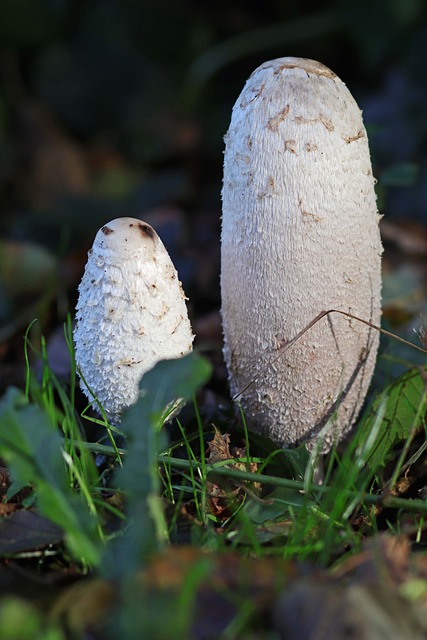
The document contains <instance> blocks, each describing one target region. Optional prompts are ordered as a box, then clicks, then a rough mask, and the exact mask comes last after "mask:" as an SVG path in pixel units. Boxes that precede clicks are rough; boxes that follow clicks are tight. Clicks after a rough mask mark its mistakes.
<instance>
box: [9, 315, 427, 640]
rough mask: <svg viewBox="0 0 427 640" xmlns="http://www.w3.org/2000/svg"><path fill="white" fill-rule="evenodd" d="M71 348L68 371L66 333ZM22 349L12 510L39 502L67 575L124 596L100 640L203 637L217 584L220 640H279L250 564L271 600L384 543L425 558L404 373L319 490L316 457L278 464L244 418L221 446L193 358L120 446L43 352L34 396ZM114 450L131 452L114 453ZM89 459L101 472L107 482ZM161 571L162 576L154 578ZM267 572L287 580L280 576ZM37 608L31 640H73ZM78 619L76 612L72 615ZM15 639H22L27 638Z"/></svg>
mask: <svg viewBox="0 0 427 640" xmlns="http://www.w3.org/2000/svg"><path fill="white" fill-rule="evenodd" d="M65 332H66V338H67V343H68V345H69V349H70V352H71V356H73V352H72V339H71V325H70V323H68V324H67V325H66V327H65ZM25 345H26V346H25V357H26V362H27V381H26V386H25V391H24V392H19V391H18V390H13V389H11V390H9V393H8V394H6V396H5V397H4V398H3V399H2V400H1V401H0V456H1V457H2V459H4V460H5V462H6V463H7V465H8V467H9V469H10V471H11V474H12V477H13V480H14V482H13V483H12V485H11V487H10V488H9V490H8V494H7V499H8V500H10V499H12V498H13V496H14V495H15V496H16V495H17V494H19V491H22V489H23V487H28V486H29V487H31V489H32V491H31V493H30V496H29V497H28V495H27V497H26V501H27V503H29V504H33V505H35V507H36V509H37V510H38V511H39V512H40V513H41V514H42V515H43V516H45V517H46V518H47V519H48V520H49V521H52V522H54V523H56V524H58V525H60V526H61V527H62V529H63V531H64V540H63V543H62V545H60V546H59V547H58V554H59V556H62V560H61V563H60V565H61V568H62V570H64V567H67V566H68V567H70V566H73V567H75V569H74V570H77V572H78V574H81V575H85V574H90V575H92V576H98V578H97V579H101V580H103V581H104V583H103V584H104V587H105V589H112V587H111V585H112V584H114V585H115V586H114V589H113V591H114V594H115V595H114V597H113V602H114V603H115V604H114V606H112V607H104V608H102V606H101V609H102V611H103V616H101V618H102V619H101V621H98V622H97V624H98V629H102V633H105V635H102V634H101V635H100V637H110V636H111V637H112V636H116V635H117V634H119V635H120V636H121V637H123V638H125V640H128V639H131V638H137V637H147V638H159V639H160V638H169V637H183V638H186V637H190V635H188V634H190V633H194V625H195V624H196V623H195V620H196V621H198V623H200V614H198V613H197V612H198V609H197V606H196V603H197V602H198V598H199V597H200V592H203V590H206V584H207V582H208V583H209V581H210V580H212V575H214V576H216V578H214V579H213V585H214V586H212V585H211V588H212V589H213V590H214V593H215V598H216V600H215V606H216V607H218V606H219V605H218V601H219V602H220V603H222V605H221V607H222V608H224V607H225V611H227V610H229V608H230V607H231V608H232V610H233V611H234V614H233V615H232V616H231V619H230V620H229V621H227V620H224V621H223V624H222V627H221V634H220V635H218V636H215V637H221V638H238V637H250V633H256V630H257V629H258V631H260V630H262V631H263V633H264V634H267V635H265V636H263V637H271V638H273V637H275V636H274V632H273V631H272V630H271V629H270V628H269V627H268V623H267V622H266V621H265V620H264V622H262V621H261V622H260V620H257V619H256V615H257V612H258V613H259V606H260V605H259V604H256V605H254V601H255V603H257V602H258V600H257V598H258V597H259V596H258V595H254V592H256V593H257V582H256V580H257V579H256V578H254V577H253V572H252V570H251V571H250V573H249V574H248V575H247V577H246V579H245V580H241V575H246V574H245V571H247V569H245V565H244V564H243V563H244V562H252V561H257V562H258V563H264V564H258V565H257V566H258V569H257V572H258V570H259V569H260V570H261V574H260V575H263V573H265V572H266V573H267V574H268V575H269V576H270V577H269V579H268V580H267V582H266V584H264V587H263V593H270V592H271V593H272V594H273V595H274V593H276V594H277V588H278V587H277V585H276V582H277V583H278V584H280V585H283V580H284V575H283V571H284V569H283V567H287V566H288V565H286V563H287V562H298V563H302V562H307V563H310V564H311V565H313V566H316V567H317V568H324V569H325V570H326V569H327V568H329V569H332V570H333V569H334V568H335V567H339V566H340V565H341V563H342V562H343V561H344V560H348V558H349V557H356V555H357V554H358V553H360V551H361V549H362V547H363V545H364V544H365V541H366V539H367V538H368V537H370V536H372V537H374V536H376V535H377V534H378V532H379V531H388V532H389V533H390V534H393V535H395V534H397V533H398V534H402V533H406V534H407V535H408V536H411V538H412V539H413V540H414V541H416V542H417V543H418V544H422V542H423V533H424V527H425V524H424V523H425V518H426V516H427V503H426V502H425V501H424V500H423V499H421V498H418V497H416V495H414V492H412V494H411V492H409V494H408V496H410V497H407V496H406V494H405V493H403V494H402V493H401V490H400V489H399V482H400V481H401V480H402V478H403V477H405V474H406V476H408V474H410V471H411V469H412V468H413V467H414V468H416V466H417V464H419V463H420V461H421V460H422V456H423V454H424V453H425V434H424V438H423V437H421V438H420V436H419V434H420V432H423V430H424V426H423V423H424V415H425V413H426V403H427V392H426V386H425V370H424V369H417V368H415V369H413V370H410V371H408V372H407V373H405V374H404V375H403V376H402V377H401V378H400V379H399V380H397V381H394V382H392V383H391V384H390V385H389V386H388V387H387V388H386V389H384V390H383V391H382V392H380V393H378V394H377V396H376V397H375V398H374V400H373V402H372V404H371V406H370V407H369V408H368V409H367V411H366V413H365V415H364V416H363V417H362V418H361V420H360V422H359V426H358V430H357V432H356V433H355V435H354V437H353V438H352V439H351V440H350V442H349V444H348V446H347V447H346V449H345V450H344V452H342V453H341V452H338V451H337V450H335V449H334V450H333V451H332V452H331V453H330V454H329V455H328V456H327V458H326V460H325V467H324V471H323V482H322V484H319V483H318V482H316V481H315V480H314V473H315V470H316V469H317V467H318V465H319V456H318V454H317V453H316V451H314V452H312V453H311V454H309V453H308V452H307V450H306V449H305V448H304V447H300V448H299V449H295V450H289V451H284V450H277V449H275V448H274V447H272V446H271V443H269V442H266V441H263V440H261V439H260V438H257V437H256V436H254V435H253V434H250V433H249V432H248V430H247V428H246V425H245V421H244V416H243V415H242V416H241V417H242V420H241V428H240V431H237V432H235V433H234V434H233V441H234V442H237V443H238V444H239V446H238V447H235V448H234V450H233V443H232V442H231V441H230V440H229V438H228V437H227V436H226V435H225V434H224V433H222V434H221V433H220V432H219V431H218V430H217V429H215V428H213V426H212V425H206V424H205V421H204V419H203V416H202V411H201V408H200V407H199V404H198V402H197V400H196V394H197V391H198V389H200V388H201V387H202V386H203V385H204V384H205V383H206V381H207V380H208V378H209V375H210V365H209V363H208V362H207V361H206V360H205V359H204V358H203V357H202V356H200V355H199V354H198V353H193V354H190V355H189V356H186V357H185V358H182V359H181V360H173V361H164V362H161V363H159V364H158V365H156V367H154V369H153V370H152V371H151V372H149V373H148V374H146V375H145V376H144V378H143V380H142V381H141V389H142V394H141V398H140V399H139V401H138V402H137V403H136V405H134V406H133V407H131V408H130V409H129V410H128V412H127V413H126V414H125V417H124V419H123V422H122V425H121V428H120V430H119V429H117V427H114V426H112V425H109V424H108V421H107V420H106V419H105V414H104V418H103V419H92V423H89V427H88V424H87V415H88V411H87V409H86V410H85V411H84V412H83V418H82V417H81V416H80V415H78V412H77V410H76V384H77V376H76V369H75V366H74V365H73V366H72V369H71V374H70V383H69V386H68V388H67V391H65V389H64V388H63V386H62V385H61V384H60V383H59V381H58V379H57V378H56V376H55V374H54V373H53V372H52V370H51V368H50V366H49V362H48V358H47V353H46V348H45V344H44V342H43V341H42V343H41V351H40V353H37V354H36V355H37V356H38V357H39V359H40V361H41V363H42V372H41V376H40V377H39V379H38V380H37V379H36V378H35V376H34V374H33V372H32V370H31V367H30V360H31V355H30V352H31V351H32V346H31V342H30V339H29V333H27V336H26V342H25ZM72 361H73V357H72ZM176 398H183V399H184V400H185V401H186V402H187V408H186V411H185V412H184V413H183V414H182V416H181V417H180V418H178V419H176V420H175V423H174V424H175V426H174V428H173V429H172V430H171V429H170V427H167V426H165V425H164V408H165V407H166V406H170V405H171V403H173V402H174V401H175V400H176ZM85 416H86V418H85ZM84 419H86V426H85V427H84V426H83V425H84ZM184 420H185V422H184ZM90 424H92V425H93V428H94V429H97V430H98V437H97V438H96V441H89V440H88V438H87V434H88V430H90ZM168 433H169V434H170V433H172V434H173V438H172V439H171V438H170V437H168V436H167V434H168ZM118 434H120V435H121V436H122V438H123V439H124V441H125V442H126V445H125V446H124V447H123V448H119V447H118V446H117V444H116V442H115V436H117V435H118ZM174 434H175V435H174ZM95 456H102V457H103V460H104V463H103V464H102V465H101V466H99V465H98V466H97V465H96V464H95ZM413 486H414V487H416V486H417V481H416V479H415V480H414V481H413ZM184 543H185V544H184ZM188 545H190V546H188ZM188 549H190V550H191V551H188ZM171 550H174V554H175V555H174V556H173V560H172V556H170V555H168V553H169V554H170V552H171ZM185 554H190V555H187V556H186V555H185ZM230 554H231V555H230ZM224 556H226V557H229V558H230V560H229V562H230V563H233V562H236V563H237V567H238V568H237V569H236V576H234V578H233V579H234V580H235V583H236V585H238V586H237V587H235V588H233V587H230V585H229V583H228V582H227V580H228V579H227V580H226V579H225V575H226V574H227V572H229V571H231V569H230V567H229V566H227V568H224V567H222V565H221V564H220V563H221V558H222V557H224ZM159 557H160V558H166V560H164V563H165V564H164V565H160V568H157V570H156V569H153V566H152V565H153V562H155V560H153V558H154V559H155V558H159ZM271 559H274V561H275V562H276V563H277V562H279V563H280V564H277V565H274V568H273V569H271V567H270V564H268V563H269V561H270V560H271ZM181 560H182V565H183V566H181V565H179V562H180V561H181ZM176 562H178V565H176V566H175V564H174V563H176ZM283 563H285V564H283ZM232 566H233V567H234V565H232ZM286 571H288V569H285V576H286V575H287V574H286ZM153 572H154V573H153ZM268 572H270V573H268ZM288 572H289V571H288ZM217 573H219V575H217ZM240 574H241V575H240ZM227 575H228V574H227ZM233 575H234V574H233ZM239 576H240V578H239ZM94 580H95V578H94ZM95 584H97V583H96V582H92V581H89V583H88V591H87V593H86V594H85V599H87V598H89V600H90V599H91V598H93V599H94V601H95V605H96V606H100V605H99V598H98V596H96V595H94V594H95V593H98V592H97V591H96V590H95V586H94V585H95ZM107 585H109V586H107ZM153 585H154V586H153ZM218 585H219V586H218ZM221 585H222V586H221ZM274 585H276V586H274ZM91 589H92V591H91ZM275 589H276V591H274V590H275ZM272 597H273V596H272ZM254 599H255V600H254ZM19 602H20V604H19V603H18V604H17V603H16V602H15V601H7V602H6V603H3V605H1V601H0V605H1V606H3V609H2V608H1V606H0V623H1V621H2V620H3V618H2V615H4V616H6V617H7V616H8V615H11V614H10V611H11V610H13V611H14V610H15V609H14V607H15V608H16V607H18V609H19V606H22V608H23V609H25V608H28V607H29V605H28V603H27V602H21V601H19ZM95 605H94V607H95V609H96V606H95ZM73 606H75V603H74V601H73ZM164 607H167V609H168V611H169V615H168V616H167V617H166V618H165V616H164V615H162V610H163V609H162V608H164ZM221 607H220V609H221ZM29 608H30V611H31V615H30V614H29V615H30V617H31V619H32V620H33V621H34V627H32V629H33V630H32V632H31V633H33V635H32V636H31V637H37V634H42V633H45V634H46V637H52V638H53V639H54V638H58V640H59V639H61V638H64V637H65V632H66V631H65V629H66V627H67V625H65V627H64V625H63V623H62V622H61V623H60V622H59V621H58V620H59V618H58V617H56V618H55V620H54V621H53V622H52V621H50V622H49V620H47V619H46V618H44V617H43V615H41V613H40V612H39V610H38V609H37V608H36V609H34V610H33V608H32V605H31V606H30V607H29ZM70 609H72V607H71V605H70V604H69V603H68V604H67V605H66V607H65V610H66V612H67V613H68V612H69V611H70ZM107 611H108V615H107ZM221 611H222V609H221ZM221 611H219V612H218V615H219V616H221ZM253 611H255V614H254V613H253ZM2 612H3V613H2ZM85 615H87V614H85ZM205 615H207V617H208V618H209V615H208V614H205ZM70 616H71V614H70ZM225 618H226V616H225ZM72 619H73V617H72V616H71V617H70V619H69V620H72ZM84 621H85V617H84V616H83V621H82V622H81V628H80V627H79V625H78V624H77V625H76V623H75V622H74V623H72V622H70V621H69V623H68V627H69V628H70V625H71V630H72V632H73V633H74V636H73V637H77V638H78V637H84V629H85V622H84ZM19 629H20V630H19V633H21V636H19V637H21V638H23V639H25V638H26V637H30V636H29V635H28V633H29V632H27V631H26V630H25V629H21V628H20V627H19ZM260 632H261V631H260ZM245 633H246V634H247V636H242V634H245ZM25 634H27V635H25ZM48 634H51V636H49V635H48ZM177 634H178V635H177ZM268 634H271V635H268ZM0 637H3V636H1V635H0ZM16 637H18V636H16ZM40 637H44V636H42V635H40ZM196 637H197V634H196ZM200 637H204V636H200ZM209 637H210V636H209Z"/></svg>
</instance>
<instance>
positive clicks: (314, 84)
mask: <svg viewBox="0 0 427 640" xmlns="http://www.w3.org/2000/svg"><path fill="white" fill-rule="evenodd" d="M225 142H226V148H225V158H224V181H223V191H222V198H223V216H222V235H221V297H222V321H223V332H224V357H225V361H226V365H227V368H228V372H229V378H230V386H231V393H232V394H233V395H239V400H240V402H241V405H242V408H243V410H244V414H245V417H246V421H247V423H248V426H249V427H251V428H252V429H254V430H256V431H258V432H260V433H261V434H263V435H265V436H267V437H269V438H270V439H272V440H273V441H275V442H276V443H277V444H279V445H280V446H284V447H288V446H295V445H298V444H300V443H306V444H307V445H308V447H309V448H310V447H313V446H314V444H315V443H316V442H317V441H318V440H319V438H321V441H322V445H321V446H322V448H323V450H324V451H327V450H328V449H329V448H330V447H331V445H332V443H333V442H336V441H339V440H340V439H341V438H342V437H343V436H344V435H345V434H346V433H347V432H348V431H349V430H350V428H351V426H352V425H353V424H354V422H355V420H356V418H357V415H358V413H359V410H360V408H361V405H362V403H363V400H364V398H365V395H366V392H367V389H368V385H369V383H370V379H371V376H372V372H373V369H374V365H375V360H376V353H377V348H378V333H377V332H376V331H374V330H373V329H372V328H370V327H369V326H367V325H366V324H362V323H360V322H358V321H357V320H355V319H352V318H349V317H345V316H344V315H340V314H332V313H331V314H328V315H325V316H324V317H322V318H321V319H319V321H318V322H316V323H314V325H313V326H312V327H310V328H308V329H307V331H306V332H305V333H304V332H303V330H304V328H305V327H307V326H309V325H310V323H312V321H313V319H315V318H316V317H317V316H318V315H319V314H320V313H321V312H322V311H324V310H328V309H338V310H341V311H343V312H347V313H350V314H352V315H355V316H358V317H361V318H362V319H365V320H367V321H369V322H371V323H374V324H377V325H378V324H379V322H380V316H381V308H380V304H381V300H380V295H381V253H382V246H381V239H380V234H379V226H378V223H379V218H380V216H379V215H378V212H377V206H376V196H375V191H374V183H375V181H374V178H373V175H372V167H371V161H370V154H369V147H368V139H367V135H366V131H365V127H364V125H363V121H362V114H361V111H360V109H359V108H358V106H357V104H356V102H355V100H354V99H353V97H352V95H351V94H350V92H349V90H348V89H347V87H346V86H345V84H344V83H343V82H342V81H341V80H340V79H339V78H338V77H337V76H336V75H335V74H334V73H333V72H332V71H331V70H330V69H328V68H327V67H325V66H324V65H322V64H320V63H319V62H315V61H314V60H305V59H302V58H292V57H288V58H279V59H277V60H272V61H269V62H266V63H264V64H262V65H261V66H260V67H258V68H257V69H256V70H255V71H254V72H253V73H252V75H251V76H250V78H249V79H248V81H247V83H246V85H245V87H244V89H243V91H242V93H241V94H240V96H239V98H238V99H237V102H236V104H235V105H234V108H233V113H232V118H231V123H230V128H229V130H228V133H227V135H226V137H225ZM300 332H303V334H302V335H301V336H300V337H299V339H298V340H296V341H295V342H294V343H293V344H291V343H290V341H291V340H292V338H294V337H295V336H297V335H298V334H299V333H300ZM286 344H288V346H289V348H283V347H284V346H285V345H286ZM319 446H320V443H319Z"/></svg>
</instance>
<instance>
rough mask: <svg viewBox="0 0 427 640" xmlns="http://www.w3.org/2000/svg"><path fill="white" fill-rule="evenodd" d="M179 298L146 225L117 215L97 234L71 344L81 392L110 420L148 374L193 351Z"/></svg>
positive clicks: (165, 261) (169, 263)
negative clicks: (164, 361) (100, 407)
mask: <svg viewBox="0 0 427 640" xmlns="http://www.w3.org/2000/svg"><path fill="white" fill-rule="evenodd" d="M185 300H186V298H185V296H184V293H183V290H182V287H181V283H180V282H179V280H178V275H177V272H176V269H175V267H174V266H173V264H172V261H171V259H170V257H169V255H168V253H167V251H166V249H165V247H164V245H163V243H162V241H161V240H160V238H159V236H158V235H157V233H156V232H155V231H154V229H153V228H152V227H151V226H150V225H149V224H147V223H145V222H142V221H141V220H137V219H135V218H117V219H116V220H112V221H111V222H109V223H108V224H106V225H104V226H103V227H102V228H101V229H100V230H99V231H98V233H97V234H96V237H95V240H94V243H93V246H92V249H90V251H89V254H88V261H87V264H86V267H85V271H84V274H83V278H82V281H81V283H80V286H79V299H78V302H77V314H76V320H77V322H76V326H75V330H74V343H75V356H76V363H77V365H78V368H79V370H80V372H81V376H82V378H81V388H82V390H83V391H84V393H85V394H86V396H87V397H88V398H89V400H90V401H91V402H92V405H93V406H94V407H95V408H96V407H97V406H98V402H99V403H100V404H101V405H102V407H103V409H104V410H105V412H106V415H107V417H108V419H109V420H110V421H111V422H112V423H115V424H118V423H119V422H120V416H121V414H122V411H123V410H124V409H125V408H126V407H128V406H129V405H131V404H133V403H134V402H135V401H136V400H137V398H138V393H139V380H140V379H141V377H142V376H143V374H144V373H145V372H146V371H148V370H149V369H151V368H152V367H153V366H154V365H155V364H156V362H158V361H159V360H162V359H170V358H178V357H180V356H183V355H184V354H186V353H188V352H189V351H191V349H192V342H193V337H194V336H193V334H192V330H191V326H190V321H189V319H188V314H187V308H186V304H185Z"/></svg>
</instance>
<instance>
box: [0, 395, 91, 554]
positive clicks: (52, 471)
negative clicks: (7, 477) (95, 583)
mask: <svg viewBox="0 0 427 640" xmlns="http://www.w3.org/2000/svg"><path fill="white" fill-rule="evenodd" d="M0 457H1V458H2V459H4V460H5V461H6V463H7V464H8V466H9V468H10V470H11V473H12V475H13V477H14V479H15V481H16V482H17V483H18V485H21V486H23V485H29V484H33V485H34V486H35V489H36V495H37V505H38V508H39V510H40V512H41V513H42V514H43V515H44V516H45V517H46V518H48V519H49V520H50V521H51V522H54V523H55V524H57V525H59V526H60V527H61V528H62V529H63V531H64V535H65V541H66V543H67V546H68V548H69V550H70V552H71V553H72V555H73V556H74V557H75V558H77V559H80V560H84V561H85V562H88V563H90V564H92V565H97V564H98V563H99V561H100V556H101V554H100V548H99V537H98V535H97V533H96V532H97V526H98V522H97V521H96V519H95V518H94V517H93V516H91V515H90V514H89V511H88V508H87V504H86V502H85V501H84V500H83V499H82V498H81V496H78V495H74V494H73V493H72V490H71V488H70V486H69V483H68V476H67V473H66V469H65V464H64V458H63V452H62V440H61V436H60V434H59V432H58V430H57V429H56V428H55V427H53V426H52V425H51V423H50V422H49V420H48V418H47V416H46V414H45V413H44V412H43V411H42V410H41V409H40V408H39V407H37V406H36V405H31V404H28V402H27V399H26V397H25V396H24V394H23V393H21V392H20V391H18V390H17V389H14V388H10V389H9V390H8V392H7V393H6V394H5V396H4V397H3V398H2V400H1V401H0Z"/></svg>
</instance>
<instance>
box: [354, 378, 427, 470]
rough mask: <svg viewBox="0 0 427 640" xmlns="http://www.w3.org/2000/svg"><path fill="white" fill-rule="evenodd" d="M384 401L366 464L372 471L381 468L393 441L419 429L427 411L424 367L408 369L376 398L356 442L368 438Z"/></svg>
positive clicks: (389, 452)
mask: <svg viewBox="0 0 427 640" xmlns="http://www.w3.org/2000/svg"><path fill="white" fill-rule="evenodd" d="M384 402H385V403H386V409H385V412H384V417H383V419H382V422H381V425H380V426H379V428H378V433H377V435H376V437H375V440H374V443H373V445H372V448H371V450H370V452H369V455H368V457H367V461H366V462H367V464H368V466H369V467H370V468H371V470H373V471H376V470H377V469H380V468H381V467H384V466H385V464H386V462H387V460H388V458H389V457H390V455H391V449H392V447H393V446H394V445H395V443H396V442H399V441H401V440H405V439H406V438H408V436H409V435H410V434H411V432H413V430H415V429H417V428H418V427H420V426H421V424H422V422H423V420H424V415H425V413H426V411H427V368H422V367H418V368H413V369H410V370H409V371H407V372H406V373H404V374H403V375H402V376H400V378H398V379H397V380H395V381H394V382H392V383H391V384H390V385H388V386H387V387H386V388H385V389H384V391H382V392H381V393H380V394H378V395H377V397H376V398H375V400H374V402H373V404H372V407H371V409H370V410H369V411H368V413H367V415H366V416H365V418H364V419H363V421H362V426H361V427H360V432H359V434H358V437H359V436H360V441H364V440H367V439H368V438H369V435H370V433H371V431H372V429H373V428H374V425H375V422H376V417H377V414H378V412H379V410H380V408H381V406H382V405H383V404H384Z"/></svg>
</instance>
